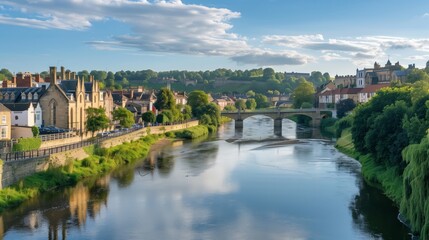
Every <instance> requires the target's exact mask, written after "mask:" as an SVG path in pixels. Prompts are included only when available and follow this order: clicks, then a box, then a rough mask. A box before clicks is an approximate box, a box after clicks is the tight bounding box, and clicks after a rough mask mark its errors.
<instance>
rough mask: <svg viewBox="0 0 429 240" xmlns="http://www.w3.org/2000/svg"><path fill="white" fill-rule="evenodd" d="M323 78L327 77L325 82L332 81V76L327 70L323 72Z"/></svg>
mask: <svg viewBox="0 0 429 240" xmlns="http://www.w3.org/2000/svg"><path fill="white" fill-rule="evenodd" d="M323 78H324V79H325V82H330V81H331V76H330V75H329V73H327V72H325V73H324V74H323Z"/></svg>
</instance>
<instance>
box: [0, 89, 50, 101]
mask: <svg viewBox="0 0 429 240" xmlns="http://www.w3.org/2000/svg"><path fill="white" fill-rule="evenodd" d="M45 92H46V88H44V87H30V88H29V87H19V88H0V93H1V94H2V96H3V98H2V99H1V100H0V103H29V102H33V103H37V102H38V101H39V99H40V97H41V96H43V94H45ZM6 93H7V94H9V98H8V99H5V98H4V96H5V94H6ZM12 93H13V94H14V95H15V97H14V99H11V98H10V96H11V95H12ZM22 93H24V94H25V95H26V96H27V97H28V94H29V93H31V94H32V95H33V96H34V94H36V93H37V96H38V97H37V99H34V97H33V98H32V99H28V98H26V99H22V98H21V94H22Z"/></svg>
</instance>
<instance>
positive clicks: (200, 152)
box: [180, 142, 219, 175]
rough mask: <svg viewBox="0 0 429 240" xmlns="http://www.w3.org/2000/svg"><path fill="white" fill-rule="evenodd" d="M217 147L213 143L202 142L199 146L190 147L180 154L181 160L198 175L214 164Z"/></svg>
mask: <svg viewBox="0 0 429 240" xmlns="http://www.w3.org/2000/svg"><path fill="white" fill-rule="evenodd" d="M218 151H219V145H218V144H217V143H213V142H204V143H202V144H199V145H191V146H189V148H185V150H183V151H181V152H180V156H181V158H183V160H184V162H185V163H186V164H187V165H188V167H189V168H190V169H191V170H192V173H193V174H195V175H198V174H200V173H202V172H204V171H205V170H206V169H208V168H210V167H211V166H213V165H214V164H215V161H216V158H217V153H218Z"/></svg>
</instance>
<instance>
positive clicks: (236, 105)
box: [234, 99, 246, 110]
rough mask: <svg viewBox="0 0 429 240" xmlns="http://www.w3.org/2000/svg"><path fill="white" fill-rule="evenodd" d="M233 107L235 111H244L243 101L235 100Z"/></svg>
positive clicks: (244, 103) (244, 104)
mask: <svg viewBox="0 0 429 240" xmlns="http://www.w3.org/2000/svg"><path fill="white" fill-rule="evenodd" d="M234 105H235V107H236V108H237V109H240V110H244V109H246V102H245V101H244V99H237V101H235V104H234Z"/></svg>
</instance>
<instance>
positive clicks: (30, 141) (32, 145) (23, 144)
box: [13, 137, 42, 152]
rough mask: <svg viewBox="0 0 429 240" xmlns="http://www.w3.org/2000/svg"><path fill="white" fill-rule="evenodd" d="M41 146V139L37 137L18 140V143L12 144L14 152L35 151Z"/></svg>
mask: <svg viewBox="0 0 429 240" xmlns="http://www.w3.org/2000/svg"><path fill="white" fill-rule="evenodd" d="M40 145H42V139H40V138H38V137H32V138H20V139H18V143H15V144H13V151H14V152H22V151H29V150H37V149H39V148H40Z"/></svg>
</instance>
